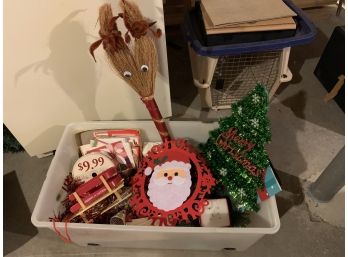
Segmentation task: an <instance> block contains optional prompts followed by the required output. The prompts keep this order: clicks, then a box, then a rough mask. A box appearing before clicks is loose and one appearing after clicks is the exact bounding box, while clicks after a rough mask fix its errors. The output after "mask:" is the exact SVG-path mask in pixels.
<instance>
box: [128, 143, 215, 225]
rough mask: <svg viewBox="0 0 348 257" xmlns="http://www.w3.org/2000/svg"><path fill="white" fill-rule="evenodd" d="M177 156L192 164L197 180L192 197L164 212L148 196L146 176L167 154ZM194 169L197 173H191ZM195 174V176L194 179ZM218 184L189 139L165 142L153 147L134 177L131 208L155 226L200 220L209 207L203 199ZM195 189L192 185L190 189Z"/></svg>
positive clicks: (147, 177)
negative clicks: (148, 169)
mask: <svg viewBox="0 0 348 257" xmlns="http://www.w3.org/2000/svg"><path fill="white" fill-rule="evenodd" d="M168 154H169V155H171V156H178V157H182V158H184V159H187V160H189V161H190V163H191V164H192V167H191V171H190V173H191V177H194V178H195V181H196V183H195V188H194V189H193V190H192V188H191V194H190V196H189V197H188V198H187V199H186V200H185V201H184V202H183V204H182V205H180V206H179V207H177V208H176V209H173V210H169V211H164V210H161V209H158V208H157V207H155V206H154V205H153V203H152V202H151V201H150V199H149V197H148V196H147V186H148V184H149V180H150V179H149V176H147V175H148V174H146V173H147V172H146V170H147V168H148V167H153V166H154V165H157V164H158V161H159V160H161V159H165V157H166V156H167V155H168ZM192 169H194V170H195V173H196V174H192V173H193V172H192ZM192 175H193V176H192ZM214 185H215V179H214V178H213V176H212V174H211V172H210V170H209V169H208V167H207V166H206V164H205V161H204V159H203V158H202V157H201V156H199V155H198V153H197V152H196V151H195V150H194V149H193V147H192V146H190V145H189V144H188V143H187V140H184V139H177V140H170V141H168V140H166V141H165V142H164V143H162V144H161V145H156V146H154V147H153V148H152V149H151V150H150V151H149V152H148V153H147V155H146V156H145V157H144V158H143V159H142V162H141V164H140V166H139V169H138V172H137V174H136V175H135V176H134V177H133V182H132V190H133V196H132V199H131V200H130V205H131V206H132V208H133V210H134V211H135V213H136V214H137V216H139V217H148V218H149V219H152V225H154V224H158V225H165V226H174V225H176V224H177V223H178V222H179V221H189V220H190V218H191V220H194V219H197V218H198V217H200V216H201V214H202V213H203V212H204V207H205V206H206V205H207V204H208V202H207V200H206V199H205V198H204V197H205V195H206V194H207V193H210V190H211V188H212V187H213V186H214ZM191 187H192V186H191Z"/></svg>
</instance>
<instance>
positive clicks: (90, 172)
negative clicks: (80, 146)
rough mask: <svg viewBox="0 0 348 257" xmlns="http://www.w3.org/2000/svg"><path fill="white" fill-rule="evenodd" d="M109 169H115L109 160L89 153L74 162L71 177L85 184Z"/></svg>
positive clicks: (98, 154)
mask: <svg viewBox="0 0 348 257" xmlns="http://www.w3.org/2000/svg"><path fill="white" fill-rule="evenodd" d="M111 167H115V164H114V163H113V161H112V160H111V159H110V158H108V157H107V156H105V155H103V154H101V153H90V154H86V155H83V156H82V157H80V158H79V159H78V160H77V161H76V162H75V164H74V167H73V169H72V176H73V178H75V179H80V180H81V181H83V182H86V181H88V180H90V179H91V178H94V177H96V176H98V175H99V174H100V173H102V172H103V171H105V170H107V169H109V168H111Z"/></svg>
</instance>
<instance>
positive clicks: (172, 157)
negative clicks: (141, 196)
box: [144, 149, 191, 176]
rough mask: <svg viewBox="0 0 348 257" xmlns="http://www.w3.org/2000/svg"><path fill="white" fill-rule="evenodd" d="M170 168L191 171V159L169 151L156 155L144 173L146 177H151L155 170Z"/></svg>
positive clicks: (174, 151)
mask: <svg viewBox="0 0 348 257" xmlns="http://www.w3.org/2000/svg"><path fill="white" fill-rule="evenodd" d="M170 168H179V169H188V170H189V169H190V168H191V164H190V158H189V157H188V156H186V155H183V154H181V153H180V152H178V151H176V150H174V149H173V150H171V149H168V150H166V151H163V152H162V153H158V154H156V158H154V159H153V162H151V163H148V166H147V167H146V169H145V170H144V173H145V175H146V176H149V175H151V173H152V172H153V171H154V170H157V169H170Z"/></svg>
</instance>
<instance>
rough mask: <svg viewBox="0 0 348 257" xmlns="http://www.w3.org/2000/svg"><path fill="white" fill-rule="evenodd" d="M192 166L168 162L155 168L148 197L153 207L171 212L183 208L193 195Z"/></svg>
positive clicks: (179, 162)
mask: <svg viewBox="0 0 348 257" xmlns="http://www.w3.org/2000/svg"><path fill="white" fill-rule="evenodd" d="M190 169H191V164H189V163H185V162H182V161H176V160H174V161H168V162H165V163H163V164H161V165H157V166H155V169H154V172H153V173H152V175H151V178H150V182H149V186H148V191H147V195H148V197H149V200H150V202H151V203H152V204H153V206H155V207H157V208H158V209H160V210H164V211H170V210H174V209H176V208H178V207H179V206H181V205H182V204H183V203H184V201H185V200H186V199H187V198H188V197H189V196H190V194H191V185H192V181H191V173H190Z"/></svg>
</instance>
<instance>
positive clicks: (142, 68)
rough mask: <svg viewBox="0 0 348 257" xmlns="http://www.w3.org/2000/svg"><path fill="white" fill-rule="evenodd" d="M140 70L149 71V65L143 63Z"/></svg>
mask: <svg viewBox="0 0 348 257" xmlns="http://www.w3.org/2000/svg"><path fill="white" fill-rule="evenodd" d="M140 70H141V71H142V72H147V71H148V70H149V67H148V66H147V65H145V64H143V65H141V67H140Z"/></svg>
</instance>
